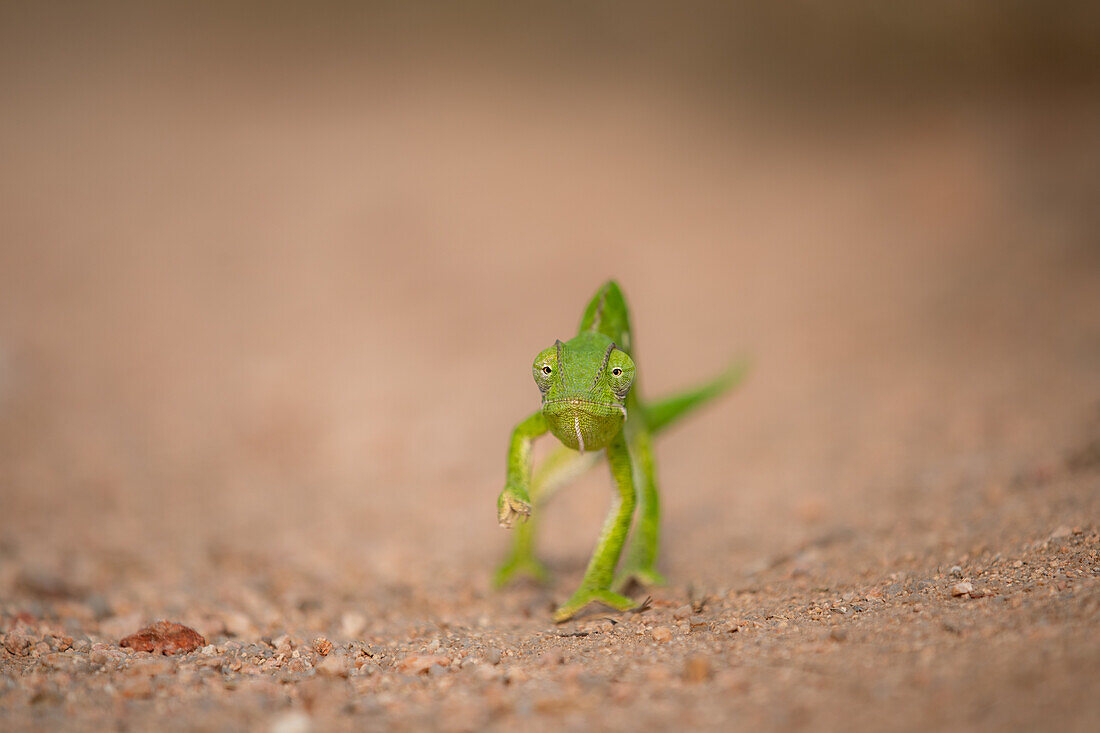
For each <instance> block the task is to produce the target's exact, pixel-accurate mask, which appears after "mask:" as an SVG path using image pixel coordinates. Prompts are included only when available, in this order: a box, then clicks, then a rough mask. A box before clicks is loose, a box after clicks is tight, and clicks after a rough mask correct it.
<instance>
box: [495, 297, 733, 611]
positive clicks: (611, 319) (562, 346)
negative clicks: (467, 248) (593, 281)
mask: <svg viewBox="0 0 1100 733" xmlns="http://www.w3.org/2000/svg"><path fill="white" fill-rule="evenodd" d="M631 351H632V346H631V338H630V316H629V314H628V312H627V308H626V301H625V300H624V299H623V295H622V292H621V291H620V290H619V286H618V285H617V284H616V283H615V282H614V281H608V282H606V283H604V285H603V287H601V288H600V289H599V292H597V293H596V295H595V297H593V298H592V300H591V302H589V304H588V307H587V308H586V309H585V311H584V316H583V317H582V318H581V325H580V330H579V332H578V333H577V335H576V336H575V337H574V338H572V339H570V340H569V341H566V342H564V343H562V342H561V341H560V340H558V341H555V342H554V345H553V346H551V347H549V348H548V349H545V350H544V351H542V352H540V353H539V355H538V356H536V357H535V363H534V365H533V366H532V369H533V372H534V376H535V383H536V384H537V385H538V387H539V391H540V392H542V407H541V408H540V409H539V410H537V411H536V412H534V413H532V414H531V415H530V416H529V417H527V418H526V419H524V420H523V421H522V422H520V423H519V425H517V426H516V428H515V430H514V431H513V432H512V443H511V446H510V447H509V449H508V473H507V478H506V480H505V484H504V490H503V491H502V492H500V498H499V499H498V500H497V518H498V520H499V521H500V525H501V526H502V527H511V526H512V523H513V522H514V521H515V520H516V519H525V520H526V519H528V518H529V517H530V514H531V505H532V503H533V504H534V505H535V507H536V508H537V507H539V506H541V505H543V504H544V503H545V502H546V501H547V500H548V499H549V498H550V496H551V495H552V494H553V493H554V491H556V490H557V489H558V488H560V487H561V486H562V485H563V484H565V483H567V482H568V481H570V480H571V479H573V478H575V477H577V476H579V475H580V474H581V473H583V472H584V471H586V470H588V469H589V468H591V467H592V466H594V465H596V463H597V462H598V461H599V458H600V453H599V451H601V450H604V449H606V451H607V462H608V463H609V464H610V466H611V476H612V478H613V479H614V481H615V485H616V487H617V489H618V496H617V497H616V500H615V501H614V503H613V504H612V507H611V511H610V513H609V514H608V516H607V519H606V520H605V521H604V524H603V529H602V530H600V537H599V541H598V542H597V544H596V549H595V551H594V552H593V553H592V559H591V560H590V561H589V563H588V569H587V570H586V571H585V573H584V579H583V580H581V585H580V587H579V588H578V589H577V592H576V593H574V594H573V596H572V597H571V598H570V599H569V600H567V601H566V602H565V603H564V604H562V606H561V607H560V608H558V610H557V611H555V612H554V621H555V622H559V623H560V622H562V621H567V620H568V619H570V618H572V617H573V616H574V615H576V613H577V612H578V611H580V610H581V609H582V608H584V607H585V606H587V605H588V604H589V603H592V602H599V603H603V604H606V605H608V606H610V607H611V608H614V609H617V610H620V611H626V610H630V609H632V608H635V607H637V606H638V605H639V604H638V603H637V602H635V601H634V600H632V599H630V598H627V597H626V596H623V595H620V593H621V592H623V591H624V590H626V589H627V588H628V587H629V586H630V585H631V584H632V583H635V582H636V583H638V584H640V585H642V586H654V585H662V584H664V582H665V579H664V578H663V577H662V576H661V574H660V573H659V572H657V569H656V567H655V565H656V560H657V535H658V526H659V523H660V505H659V503H658V497H657V480H656V475H655V470H654V464H653V449H652V447H651V442H650V439H651V437H652V436H653V435H654V434H655V433H657V432H659V431H661V430H663V429H664V428H666V427H668V426H669V425H670V424H671V423H673V422H674V421H676V420H678V419H679V418H681V417H683V416H684V415H685V414H686V413H688V412H689V411H691V410H692V409H694V408H696V407H699V406H700V405H702V404H704V403H706V402H709V401H710V400H712V399H714V398H715V397H717V396H718V395H720V394H722V393H723V392H725V391H726V390H727V389H729V388H730V387H732V386H733V385H735V384H736V383H737V382H739V381H740V380H741V378H742V377H743V376H744V373H745V365H744V363H743V362H739V363H737V364H734V365H733V366H732V367H730V368H729V369H728V370H727V371H726V372H725V373H723V374H722V375H720V376H719V377H717V378H716V379H714V380H712V381H710V382H707V383H706V384H703V385H701V386H699V387H697V388H695V389H691V390H688V391H686V392H683V393H680V394H677V395H674V396H672V397H668V398H665V399H662V400H658V401H656V402H650V403H642V401H641V398H640V397H639V396H638V389H637V387H635V388H634V389H633V390H632V389H631V385H633V384H634V376H635V367H634V360H633V359H632V358H631ZM547 431H549V432H551V433H553V434H554V437H556V438H557V439H558V440H560V441H561V442H562V443H563V445H561V446H558V447H557V448H556V449H555V450H554V452H552V453H551V454H550V455H549V456H547V458H546V460H545V461H544V462H543V463H542V465H541V466H540V467H539V470H538V471H536V472H535V474H534V477H533V478H532V475H531V444H532V442H533V441H534V440H535V438H538V437H539V436H541V435H544V434H545V433H546V432H547ZM636 485H637V486H638V489H637V490H636V489H635V486H636ZM636 502H637V503H640V504H641V508H640V518H639V520H638V524H637V526H636V527H635V528H634V536H633V542H632V544H631V546H630V550H629V552H628V553H627V557H626V560H625V562H624V566H623V568H622V569H621V570H620V571H619V573H618V574H615V568H616V567H617V566H618V564H619V557H620V555H621V554H622V551H623V545H624V544H625V543H626V539H627V535H628V534H629V533H630V527H631V522H632V520H633V517H634V507H635V503H636ZM534 544H535V522H534V521H527V522H524V523H522V524H520V525H519V526H518V527H517V528H516V534H515V541H514V545H513V547H512V551H511V553H510V554H509V556H508V558H507V559H506V560H505V562H504V564H503V565H502V566H501V567H500V569H499V570H497V573H496V577H495V583H496V585H497V586H498V587H499V586H502V585H504V584H506V583H508V582H509V581H510V580H512V579H513V578H514V577H516V576H519V575H526V576H530V577H532V578H534V579H535V580H538V581H545V580H546V579H547V578H548V575H549V573H548V572H547V570H546V568H545V566H544V565H543V564H542V563H541V562H539V560H538V559H537V558H536V557H535V554H534Z"/></svg>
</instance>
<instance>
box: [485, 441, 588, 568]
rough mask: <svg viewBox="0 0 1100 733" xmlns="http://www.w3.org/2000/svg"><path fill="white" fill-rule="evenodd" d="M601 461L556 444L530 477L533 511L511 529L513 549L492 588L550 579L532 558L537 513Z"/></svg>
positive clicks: (539, 564)
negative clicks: (564, 488) (571, 482)
mask: <svg viewBox="0 0 1100 733" xmlns="http://www.w3.org/2000/svg"><path fill="white" fill-rule="evenodd" d="M599 460H600V453H598V452H592V453H583V454H582V453H578V452H577V451H575V450H572V449H570V448H566V447H565V446H564V445H559V446H558V447H557V448H555V449H554V450H553V452H552V453H550V455H548V456H547V457H546V460H544V461H543V462H542V464H541V465H539V467H538V468H537V469H536V470H535V473H534V475H533V476H532V477H531V491H530V496H531V503H532V504H533V505H534V506H533V511H532V512H531V516H530V517H529V518H528V519H527V521H526V522H521V523H519V524H517V525H516V526H515V528H514V529H513V533H514V534H513V539H512V549H511V550H509V552H508V555H507V557H505V559H504V562H502V563H501V564H500V567H498V568H497V570H496V572H495V573H494V574H493V585H494V587H497V588H501V587H503V586H505V585H507V584H508V583H511V582H512V581H513V580H518V579H519V578H530V579H532V580H534V581H535V582H537V583H546V582H549V580H550V571H549V570H548V569H547V567H546V565H544V564H543V563H542V561H541V560H539V559H538V557H537V556H536V555H535V540H536V537H537V529H538V519H539V510H540V509H541V508H542V507H543V506H545V505H546V503H547V502H549V501H550V499H551V498H552V497H553V496H554V494H556V493H557V491H558V489H560V488H561V487H563V486H565V485H566V484H567V483H569V482H570V481H572V480H574V479H575V478H577V477H578V476H580V475H581V474H583V473H585V472H586V471H588V470H589V469H591V468H592V467H593V466H595V465H596V464H597V463H598V462H599Z"/></svg>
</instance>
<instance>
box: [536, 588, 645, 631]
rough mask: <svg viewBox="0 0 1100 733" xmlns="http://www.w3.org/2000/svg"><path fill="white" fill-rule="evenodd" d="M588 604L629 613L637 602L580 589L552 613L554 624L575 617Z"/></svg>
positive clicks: (601, 591)
mask: <svg viewBox="0 0 1100 733" xmlns="http://www.w3.org/2000/svg"><path fill="white" fill-rule="evenodd" d="M589 603H602V604H604V605H605V606H610V607H611V608H614V609H615V610H616V611H629V610H631V609H634V608H637V607H638V605H639V604H638V602H637V601H635V600H634V599H632V598H627V597H626V596H620V595H619V594H618V593H612V592H611V591H609V590H603V589H596V590H586V589H584V588H582V589H581V590H579V591H577V592H576V593H574V594H573V597H572V598H570V599H569V600H568V601H566V602H565V603H563V604H562V605H561V607H560V608H558V610H557V611H554V623H556V624H560V623H561V622H563V621H568V620H569V619H571V618H573V617H574V616H576V615H577V612H578V611H580V610H581V609H582V608H584V607H585V606H587V605H588V604H589Z"/></svg>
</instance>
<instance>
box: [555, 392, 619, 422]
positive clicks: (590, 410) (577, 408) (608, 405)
mask: <svg viewBox="0 0 1100 733" xmlns="http://www.w3.org/2000/svg"><path fill="white" fill-rule="evenodd" d="M543 407H544V408H549V409H548V410H547V411H548V412H552V413H561V414H565V413H574V412H582V413H585V414H587V415H590V416H592V417H611V416H612V415H616V414H621V415H622V416H623V419H624V420H625V419H626V408H625V407H623V406H622V405H620V404H619V403H618V402H597V401H595V400H589V399H586V398H584V397H562V398H559V399H554V400H547V401H546V402H545V403H544V404H543Z"/></svg>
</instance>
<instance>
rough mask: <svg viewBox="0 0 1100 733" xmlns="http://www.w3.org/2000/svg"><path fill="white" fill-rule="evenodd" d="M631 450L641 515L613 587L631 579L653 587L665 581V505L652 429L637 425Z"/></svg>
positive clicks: (624, 586) (623, 585)
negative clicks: (660, 543)
mask: <svg viewBox="0 0 1100 733" xmlns="http://www.w3.org/2000/svg"><path fill="white" fill-rule="evenodd" d="M630 451H631V453H632V455H633V456H634V460H635V461H636V462H637V466H638V474H639V475H638V479H639V481H640V482H641V486H640V487H639V491H638V495H639V503H640V505H641V506H640V507H639V516H638V523H637V524H636V525H635V527H634V534H633V536H632V537H631V538H630V549H629V550H628V551H627V555H626V560H625V561H624V563H623V568H622V570H620V571H619V572H618V574H616V576H615V582H614V583H613V584H612V587H613V588H614V589H615V590H617V591H620V592H621V591H624V590H626V589H627V588H628V587H629V586H630V584H631V583H635V582H636V583H638V584H639V585H642V586H646V587H650V586H655V585H664V584H665V582H666V581H665V578H664V576H663V575H661V574H660V573H659V572H657V568H656V563H657V538H658V533H659V530H660V522H661V505H660V499H659V497H658V495H657V476H656V471H655V469H654V465H653V446H652V443H651V442H650V438H649V430H648V429H646V428H645V427H639V428H637V429H636V430H635V431H634V432H633V433H632V435H631V436H630Z"/></svg>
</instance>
